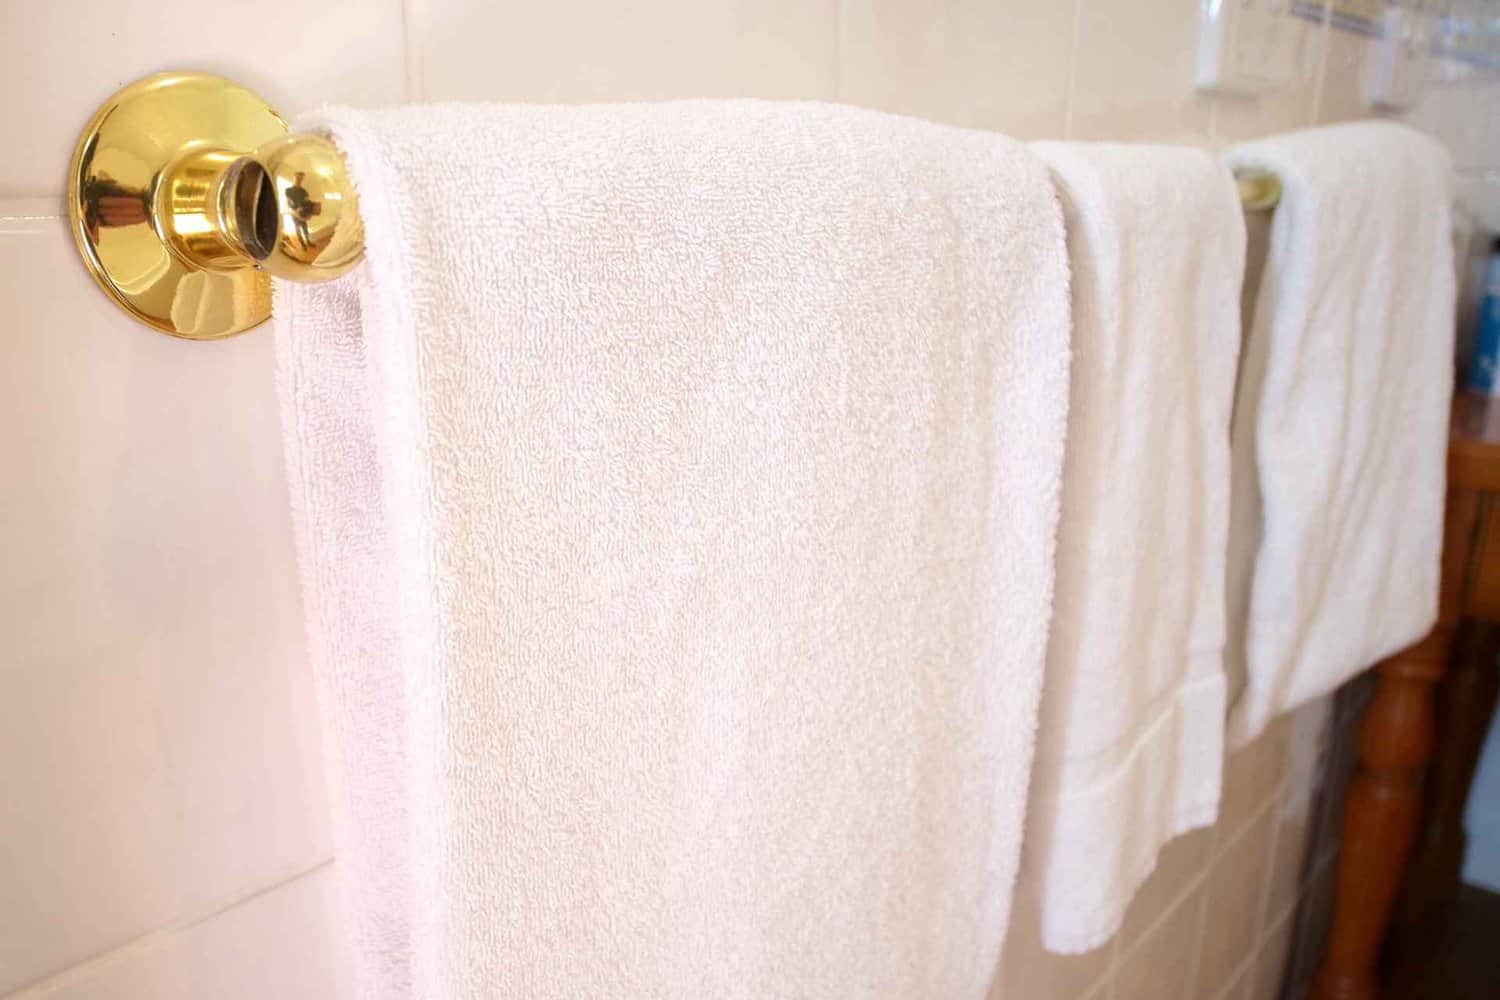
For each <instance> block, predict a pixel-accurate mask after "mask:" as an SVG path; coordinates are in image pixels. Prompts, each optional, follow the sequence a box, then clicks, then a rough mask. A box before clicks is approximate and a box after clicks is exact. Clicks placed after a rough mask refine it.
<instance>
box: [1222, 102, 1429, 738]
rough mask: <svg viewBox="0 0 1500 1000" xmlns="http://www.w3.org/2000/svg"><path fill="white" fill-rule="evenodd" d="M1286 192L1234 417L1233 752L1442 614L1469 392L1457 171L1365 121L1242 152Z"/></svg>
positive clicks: (1419, 138)
mask: <svg viewBox="0 0 1500 1000" xmlns="http://www.w3.org/2000/svg"><path fill="white" fill-rule="evenodd" d="M1229 159H1230V162H1231V163H1233V164H1234V165H1236V166H1245V167H1260V168H1264V169H1268V170H1270V171H1272V172H1273V173H1275V174H1276V175H1277V176H1278V177H1280V178H1281V186H1282V195H1281V202H1280V204H1279V205H1278V206H1277V208H1276V214H1275V216H1274V218H1273V220H1272V223H1271V240H1270V249H1269V251H1268V255H1267V260H1266V268H1265V274H1264V276H1263V278H1262V279H1261V287H1260V293H1259V296H1258V298H1257V300H1256V303H1255V309H1254V319H1253V321H1252V322H1251V324H1250V328H1249V330H1248V331H1247V333H1246V339H1245V345H1244V351H1243V353H1244V364H1243V371H1242V372H1241V374H1240V388H1239V394H1238V397H1237V401H1236V404H1235V420H1234V442H1233V449H1234V463H1235V469H1234V481H1235V487H1234V509H1233V513H1232V522H1233V527H1232V529H1231V542H1230V595H1229V607H1230V617H1231V629H1230V634H1231V645H1230V648H1231V650H1234V653H1233V655H1243V656H1244V657H1245V664H1244V667H1245V674H1246V677H1247V685H1246V689H1245V692H1244V694H1243V695H1241V697H1240V699H1239V700H1238V701H1237V702H1236V704H1235V707H1234V712H1233V714H1232V717H1231V721H1230V740H1231V742H1232V743H1234V744H1243V743H1246V742H1249V741H1250V740H1251V739H1253V738H1254V737H1255V736H1256V735H1257V734H1259V733H1260V731H1261V730H1262V729H1263V728H1264V727H1265V725H1266V723H1267V722H1268V721H1270V720H1271V719H1272V718H1274V717H1275V716H1276V715H1277V714H1279V713H1281V712H1284V711H1287V710H1288V709H1291V708H1295V707H1296V706H1298V705H1301V704H1303V703H1305V702H1307V701H1310V700H1311V699H1313V698H1316V697H1317V696H1318V695H1320V694H1323V693H1324V692H1327V691H1331V690H1333V689H1334V688H1336V687H1338V685H1340V684H1341V683H1343V682H1344V681H1345V680H1347V679H1348V678H1349V677H1351V676H1353V675H1354V674H1356V673H1358V672H1359V671H1361V670H1363V669H1365V668H1366V667H1369V666H1371V665H1372V664H1374V663H1375V662H1376V661H1378V660H1380V659H1381V658H1382V657H1385V656H1388V655H1390V654H1391V653H1394V652H1396V651H1398V650H1399V649H1401V648H1402V647H1403V646H1406V645H1408V644H1409V643H1411V642H1413V641H1415V640H1416V639H1418V638H1420V637H1421V636H1422V635H1423V634H1424V633H1426V631H1427V630H1428V629H1429V628H1430V627H1431V626H1432V623H1433V621H1434V620H1435V619H1436V615H1437V584H1438V559H1439V555H1440V550H1441V547H1442V529H1443V496H1444V475H1445V468H1446V466H1445V454H1446V442H1447V428H1448V406H1449V400H1450V397H1451V395H1452V387H1453V336H1454V320H1453V304H1454V280H1453V249H1452V243H1451V240H1450V237H1449V231H1450V223H1449V212H1450V203H1451V193H1450V183H1451V182H1450V176H1449V175H1450V167H1449V162H1448V156H1447V154H1446V153H1445V152H1444V150H1443V149H1442V147H1441V146H1439V145H1438V144H1437V143H1435V142H1433V141H1432V140H1430V139H1428V138H1426V137H1425V136H1423V135H1421V134H1420V133H1418V132H1416V131H1414V130H1412V129H1409V128H1406V127H1404V126H1400V125H1393V124H1387V123H1379V122H1367V123H1359V124H1351V125H1337V126H1332V127H1329V128H1319V129H1310V130H1307V131H1303V132H1295V133H1291V134H1289V135H1283V136H1276V137H1273V138H1270V139H1266V140H1263V141H1260V142H1255V143H1251V144H1249V145H1246V146H1241V147H1239V148H1237V149H1235V150H1232V151H1231V153H1230V155H1229Z"/></svg>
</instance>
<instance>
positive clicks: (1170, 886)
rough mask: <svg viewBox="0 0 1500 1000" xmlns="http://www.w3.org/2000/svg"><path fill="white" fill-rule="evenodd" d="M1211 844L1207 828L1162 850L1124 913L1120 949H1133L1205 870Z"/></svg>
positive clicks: (1212, 837) (1179, 838) (1171, 841)
mask: <svg viewBox="0 0 1500 1000" xmlns="http://www.w3.org/2000/svg"><path fill="white" fill-rule="evenodd" d="M1213 840H1214V830H1213V828H1212V827H1208V828H1205V829H1202V830H1194V831H1192V832H1191V833H1185V834H1183V835H1182V836H1180V837H1176V838H1174V839H1172V840H1170V841H1168V842H1167V844H1166V845H1165V846H1164V847H1163V848H1162V849H1161V853H1160V854H1158V855H1157V858H1156V867H1155V868H1154V869H1153V870H1152V872H1151V875H1150V877H1149V878H1147V879H1146V882H1145V884H1144V885H1142V886H1141V887H1140V889H1139V890H1137V891H1136V894H1135V898H1134V899H1132V900H1131V901H1130V907H1129V908H1128V909H1127V910H1126V911H1125V921H1124V923H1123V924H1122V925H1121V927H1120V946H1121V947H1122V948H1130V947H1131V946H1133V945H1134V944H1135V942H1136V941H1138V940H1139V939H1140V937H1141V936H1142V934H1144V933H1145V932H1146V931H1147V930H1149V929H1150V928H1151V927H1152V926H1154V925H1155V924H1156V923H1157V921H1159V920H1160V919H1161V918H1162V916H1163V915H1164V914H1165V913H1166V912H1167V911H1168V910H1169V909H1170V908H1171V907H1172V905H1173V904H1174V903H1175V902H1176V901H1177V900H1178V899H1180V898H1181V897H1182V896H1183V895H1184V894H1185V893H1186V892H1187V890H1188V889H1189V887H1190V886H1192V884H1193V882H1194V881H1195V880H1196V879H1197V878H1198V877H1199V876H1200V875H1201V874H1202V873H1203V871H1204V869H1206V868H1207V867H1208V861H1209V851H1210V849H1211V848H1212V846H1213Z"/></svg>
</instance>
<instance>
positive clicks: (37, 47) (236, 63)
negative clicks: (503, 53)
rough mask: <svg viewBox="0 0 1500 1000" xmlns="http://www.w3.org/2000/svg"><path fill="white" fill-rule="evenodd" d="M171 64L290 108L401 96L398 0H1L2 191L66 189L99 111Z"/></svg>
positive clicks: (36, 193) (378, 101)
mask: <svg viewBox="0 0 1500 1000" xmlns="http://www.w3.org/2000/svg"><path fill="white" fill-rule="evenodd" d="M166 69H197V70H206V71H209V72H213V73H219V74H222V75H224V76H227V77H230V78H231V79H234V80H236V81H238V82H240V83H243V84H245V85H246V86H249V87H251V88H252V89H254V90H256V91H257V92H259V93H260V94H261V95H262V96H264V97H265V98H267V99H268V100H269V101H270V102H271V103H272V105H273V106H274V107H276V108H277V109H278V110H280V111H282V112H283V113H286V114H292V113H295V112H297V111H299V110H301V109H303V108H307V107H313V106H316V105H319V104H324V103H334V102H339V103H347V104H384V103H389V102H394V101H399V100H400V99H401V96H402V92H403V66H402V35H401V0H321V2H319V3H315V4H307V3H294V2H292V0H216V2H214V3H212V4H204V3H197V2H193V0H68V2H66V3H44V2H27V0H16V2H6V3H0V93H3V94H4V95H5V100H3V101H0V135H4V136H5V137H6V141H5V142H4V143H3V144H0V197H4V196H17V195H22V196H48V195H58V196H60V195H61V194H62V192H63V191H65V190H66V188H67V183H66V179H65V178H66V173H67V169H68V158H69V157H70V156H71V155H72V152H73V144H74V143H75V142H76V141H77V139H78V130H79V129H80V128H82V127H83V124H84V122H86V121H87V120H88V118H89V116H90V115H92V114H93V113H94V109H95V108H97V107H98V106H99V105H100V104H102V103H103V102H104V101H105V100H106V99H107V98H108V97H109V95H110V94H112V93H114V92H115V91H116V90H117V89H119V88H120V87H122V86H124V85H125V84H127V83H130V82H131V81H132V80H135V79H138V78H139V77H142V76H146V75H148V74H150V73H155V72H158V71H160V70H166Z"/></svg>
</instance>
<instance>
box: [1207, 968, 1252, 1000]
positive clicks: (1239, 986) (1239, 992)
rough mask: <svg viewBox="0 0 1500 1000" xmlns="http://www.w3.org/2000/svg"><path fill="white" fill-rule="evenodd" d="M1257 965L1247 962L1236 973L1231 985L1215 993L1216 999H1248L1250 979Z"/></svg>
mask: <svg viewBox="0 0 1500 1000" xmlns="http://www.w3.org/2000/svg"><path fill="white" fill-rule="evenodd" d="M1254 972H1255V967H1254V966H1253V965H1252V964H1251V963H1249V962H1246V963H1245V964H1244V965H1243V966H1242V967H1241V968H1240V970H1239V971H1238V972H1237V973H1236V974H1235V977H1234V979H1233V980H1231V981H1230V983H1229V985H1228V986H1226V987H1224V989H1222V990H1220V991H1219V992H1218V993H1216V994H1214V1000H1247V997H1248V994H1249V992H1250V981H1251V978H1252V975H1253V973H1254Z"/></svg>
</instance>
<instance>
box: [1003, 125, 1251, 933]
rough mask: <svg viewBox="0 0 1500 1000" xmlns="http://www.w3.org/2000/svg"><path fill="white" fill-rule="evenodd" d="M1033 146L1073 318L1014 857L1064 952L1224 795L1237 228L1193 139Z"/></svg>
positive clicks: (1106, 926)
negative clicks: (1053, 217)
mask: <svg viewBox="0 0 1500 1000" xmlns="http://www.w3.org/2000/svg"><path fill="white" fill-rule="evenodd" d="M1032 148H1033V149H1035V150H1036V151H1037V152H1039V153H1040V154H1041V155H1042V157H1043V158H1044V159H1045V160H1046V161H1047V163H1048V164H1049V165H1050V167H1051V168H1052V173H1053V176H1054V179H1055V181H1056V184H1057V189H1058V193H1059V196H1060V197H1061V199H1062V202H1063V212H1064V218H1065V220H1066V225H1067V230H1068V252H1069V258H1070V260H1071V263H1072V273H1073V323H1074V333H1073V369H1072V389H1071V398H1072V405H1071V410H1070V412H1069V414H1068V445H1067V454H1066V457H1065V459H1064V473H1063V504H1062V521H1061V523H1060V525H1059V528H1058V551H1057V592H1056V600H1055V605H1054V616H1053V626H1052V637H1051V640H1050V642H1049V646H1048V654H1047V678H1046V688H1045V691H1044V693H1043V702H1042V715H1041V719H1042V722H1041V732H1040V736H1039V742H1038V751H1037V752H1038V757H1037V771H1036V775H1035V778H1034V779H1033V790H1032V798H1031V802H1032V807H1031V808H1032V811H1031V815H1030V818H1029V819H1028V823H1027V846H1026V851H1025V867H1026V872H1025V877H1026V878H1027V881H1028V888H1034V890H1035V891H1036V893H1037V895H1038V896H1039V898H1040V903H1041V908H1042V939H1043V943H1044V944H1045V945H1046V946H1047V948H1048V949H1049V950H1053V951H1062V952H1079V951H1087V950H1089V949H1091V948H1094V947H1096V946H1098V945H1099V944H1101V943H1103V942H1104V941H1105V940H1107V939H1108V938H1109V937H1110V936H1111V935H1112V934H1113V933H1114V932H1115V930H1116V929H1117V928H1118V927H1119V925H1120V919H1121V917H1122V916H1123V914H1124V910H1125V907H1126V904H1128V903H1129V901H1130V898H1131V896H1132V895H1133V894H1134V892H1135V890H1136V888H1137V886H1139V884H1140V883H1141V881H1142V880H1144V879H1145V877H1146V875H1147V874H1148V873H1149V872H1150V871H1151V868H1152V867H1153V866H1154V865H1155V862H1156V855H1157V851H1158V850H1159V848H1160V847H1161V846H1162V844H1164V843H1165V842H1166V841H1167V840H1169V839H1170V838H1171V837H1173V836H1175V835H1176V834H1179V833H1182V832H1183V831H1186V830H1189V829H1192V828H1194V827H1198V826H1203V825H1206V824H1209V823H1212V822H1213V820H1214V818H1215V816H1216V815H1217V809H1218V801H1219V776H1220V767H1221V763H1222V750H1223V738H1224V675H1223V663H1222V654H1223V647H1224V628H1225V626H1224V564H1225V546H1226V538H1227V534H1228V521H1229V419H1230V410H1231V406H1232V403H1233V397H1234V378H1235V361H1236V356H1237V354H1238V351H1239V295H1240V281H1241V277H1242V275H1243V271H1244V256H1245V250H1244V247H1245V234H1244V222H1243V218H1242V215H1241V211H1240V205H1239V199H1238V197H1237V195H1236V193H1235V186H1234V180H1233V177H1232V176H1231V175H1230V172H1229V170H1228V168H1226V167H1225V166H1224V165H1223V164H1222V163H1221V162H1220V161H1219V160H1217V159H1216V158H1215V157H1213V156H1210V155H1209V154H1207V153H1203V152H1199V151H1196V150H1192V149H1188V148H1169V147H1153V146H1123V145H1112V144H1089V143H1038V144H1036V145H1035V146H1033V147H1032Z"/></svg>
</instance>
